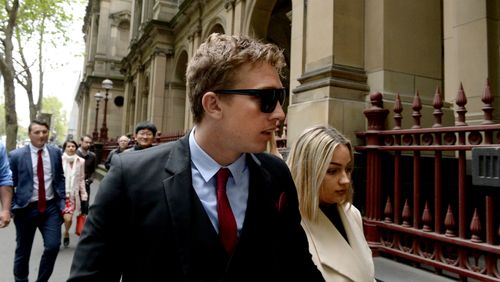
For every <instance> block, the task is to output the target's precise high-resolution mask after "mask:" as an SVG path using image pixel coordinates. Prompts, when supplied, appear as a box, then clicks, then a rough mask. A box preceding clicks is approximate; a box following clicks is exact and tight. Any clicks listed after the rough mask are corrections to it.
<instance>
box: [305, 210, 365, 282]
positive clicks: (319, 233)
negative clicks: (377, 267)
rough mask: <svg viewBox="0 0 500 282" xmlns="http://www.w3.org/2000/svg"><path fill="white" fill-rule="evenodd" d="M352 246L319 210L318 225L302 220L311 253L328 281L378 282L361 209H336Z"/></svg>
mask: <svg viewBox="0 0 500 282" xmlns="http://www.w3.org/2000/svg"><path fill="white" fill-rule="evenodd" d="M337 209H338V211H339V214H340V218H341V220H342V223H343V224H344V228H345V231H346V233H347V238H348V239H349V243H347V241H346V240H345V239H344V237H343V236H342V234H340V232H339V231H338V230H337V228H336V227H335V226H334V225H333V223H332V222H331V221H330V220H329V219H328V217H327V216H326V215H325V214H324V213H323V212H322V211H320V214H319V218H318V221H317V222H311V221H310V220H307V219H305V218H303V219H302V227H303V228H304V231H305V233H306V235H307V239H308V241H309V251H310V252H311V255H312V258H313V261H314V263H315V264H316V266H317V267H318V269H319V270H320V271H321V273H322V274H323V278H324V279H325V281H327V282H329V281H335V282H336V281H356V282H365V281H366V282H372V281H375V271H374V266H373V258H372V252H371V250H370V248H369V247H368V243H367V242H366V239H365V236H364V234H363V222H362V218H361V213H360V212H359V210H358V209H357V208H356V207H354V206H353V205H351V204H345V205H339V206H338V207H337Z"/></svg>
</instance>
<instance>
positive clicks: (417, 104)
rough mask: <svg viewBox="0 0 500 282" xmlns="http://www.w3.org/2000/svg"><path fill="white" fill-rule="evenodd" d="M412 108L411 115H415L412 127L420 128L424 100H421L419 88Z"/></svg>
mask: <svg viewBox="0 0 500 282" xmlns="http://www.w3.org/2000/svg"><path fill="white" fill-rule="evenodd" d="M412 109H413V113H412V114H411V116H412V117H413V126H412V127H411V128H420V118H421V117H422V114H421V113H420V110H421V109H422V101H420V95H419V94H418V90H417V92H416V93H415V97H414V98H413V104H412Z"/></svg>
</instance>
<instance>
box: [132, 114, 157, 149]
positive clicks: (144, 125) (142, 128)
mask: <svg viewBox="0 0 500 282" xmlns="http://www.w3.org/2000/svg"><path fill="white" fill-rule="evenodd" d="M156 131H157V129H156V125H154V124H153V123H152V122H150V121H142V122H139V123H138V124H137V125H136V126H135V146H134V147H132V148H129V149H127V150H125V152H130V151H139V150H143V149H147V148H150V147H152V146H153V142H154V141H155V136H156Z"/></svg>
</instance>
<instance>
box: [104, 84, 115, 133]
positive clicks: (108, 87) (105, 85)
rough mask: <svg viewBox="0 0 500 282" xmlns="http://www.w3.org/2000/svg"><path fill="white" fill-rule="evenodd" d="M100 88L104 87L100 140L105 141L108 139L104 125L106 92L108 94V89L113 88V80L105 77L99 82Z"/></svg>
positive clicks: (106, 110)
mask: <svg viewBox="0 0 500 282" xmlns="http://www.w3.org/2000/svg"><path fill="white" fill-rule="evenodd" d="M101 85H102V88H104V89H106V95H105V96H104V118H103V120H102V127H101V142H103V143H104V142H106V141H108V128H107V127H106V117H107V112H108V94H109V89H113V81H111V80H110V79H107V78H106V79H105V80H103V81H102V83H101Z"/></svg>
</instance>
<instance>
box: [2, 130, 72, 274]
mask: <svg viewBox="0 0 500 282" xmlns="http://www.w3.org/2000/svg"><path fill="white" fill-rule="evenodd" d="M28 135H29V138H30V140H31V143H30V144H28V145H26V146H24V147H22V148H19V149H16V150H14V151H12V152H10V154H9V161H10V169H11V170H12V179H13V182H14V187H15V190H14V191H15V192H14V197H13V200H12V213H13V214H14V224H15V226H16V243H17V245H16V253H15V259H14V278H15V281H16V282H21V281H28V276H29V259H30V254H31V246H32V244H33V239H34V237H35V232H36V229H37V228H38V229H39V230H40V232H41V233H42V236H43V245H44V251H43V255H42V259H41V260H40V268H39V270H38V279H37V281H48V280H49V278H50V275H51V274H52V270H53V268H54V264H55V262H56V258H57V254H58V253H59V246H60V244H61V224H62V223H63V218H62V210H63V209H64V201H65V195H66V194H65V184H64V181H65V178H64V171H63V167H62V160H61V156H62V154H61V150H60V149H59V148H56V147H53V146H50V145H47V140H48V137H49V126H48V124H47V123H45V122H43V121H38V120H33V121H32V122H31V123H30V125H29V127H28Z"/></svg>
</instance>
